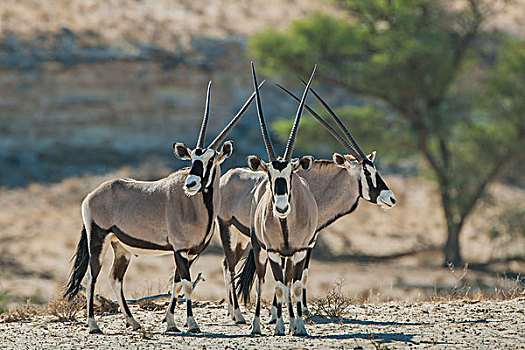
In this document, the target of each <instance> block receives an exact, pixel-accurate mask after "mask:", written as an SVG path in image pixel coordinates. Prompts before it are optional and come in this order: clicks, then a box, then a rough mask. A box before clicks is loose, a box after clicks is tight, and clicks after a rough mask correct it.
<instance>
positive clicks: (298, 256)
mask: <svg viewBox="0 0 525 350" xmlns="http://www.w3.org/2000/svg"><path fill="white" fill-rule="evenodd" d="M305 256H306V252H305V251H301V252H297V253H295V254H294V256H293V257H292V259H293V262H294V265H295V271H294V278H293V284H292V288H291V294H292V296H291V297H292V298H291V299H292V303H293V304H295V305H296V307H297V317H295V321H294V328H293V331H292V333H293V335H298V336H306V335H308V333H307V332H306V328H305V327H304V320H303V307H302V300H303V289H304V285H303V282H302V277H303V271H304V265H305V260H306V259H305ZM290 317H291V316H290Z"/></svg>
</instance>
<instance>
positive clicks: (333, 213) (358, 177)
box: [217, 86, 396, 323]
mask: <svg viewBox="0 0 525 350" xmlns="http://www.w3.org/2000/svg"><path fill="white" fill-rule="evenodd" d="M279 87H280V88H281V89H283V90H285V91H286V92H287V93H288V94H290V95H291V96H292V97H293V98H295V99H296V101H298V102H299V99H298V98H297V97H295V96H293V95H292V94H291V93H290V92H288V90H286V89H284V88H283V87H281V86H279ZM311 91H312V92H313V93H314V94H315V96H316V97H317V98H318V99H320V100H321V101H322V99H321V98H320V97H319V96H318V95H317V94H316V93H315V91H314V90H313V89H311ZM322 103H323V105H324V106H325V108H327V109H328V111H329V113H330V115H331V116H332V118H334V120H336V122H337V123H338V125H339V126H340V127H341V128H342V130H343V131H344V132H345V135H347V139H348V140H349V142H352V141H353V142H355V140H353V138H352V137H351V135H350V134H349V132H348V130H347V129H346V127H344V125H342V123H341V121H340V120H339V119H338V118H337V116H336V115H335V113H333V111H332V110H331V109H330V108H329V107H328V106H327V105H326V104H325V103H324V101H322ZM305 108H306V109H307V110H308V111H309V112H310V113H311V114H312V115H313V116H314V117H315V118H316V119H317V120H318V121H319V122H321V124H322V125H323V126H324V127H325V128H326V129H327V130H328V131H329V132H330V134H331V135H332V136H333V137H334V138H336V139H337V140H338V141H339V142H340V143H341V144H342V145H343V146H344V147H345V148H346V149H347V150H348V151H350V153H351V154H348V155H340V154H338V153H334V155H333V159H332V160H315V161H314V162H313V164H312V166H311V168H310V169H309V170H308V171H304V170H299V171H298V172H297V174H298V175H299V176H301V177H302V178H304V180H305V181H306V182H307V183H308V185H309V188H310V191H311V192H312V194H313V196H314V197H315V200H316V203H317V207H318V224H317V228H316V233H319V232H320V231H321V230H322V229H324V228H325V227H327V226H329V225H330V224H332V223H333V222H335V221H336V220H337V219H339V218H341V217H343V216H345V215H348V214H350V213H352V212H353V211H354V210H355V209H356V208H357V205H358V203H359V199H360V198H363V199H365V200H367V201H370V202H372V203H376V204H378V205H380V206H382V207H385V208H390V207H392V206H394V205H395V202H396V200H395V197H394V194H393V193H392V191H391V190H390V189H389V188H388V186H387V185H386V184H385V183H384V181H383V180H382V178H381V176H380V175H379V173H378V172H377V170H375V165H373V161H374V157H375V152H373V153H372V154H370V155H368V156H366V157H364V153H362V151H361V149H360V148H359V151H356V150H355V149H354V147H352V146H351V145H350V144H348V142H347V141H345V140H344V139H343V138H342V137H340V136H339V135H338V134H337V132H335V131H334V130H333V129H332V128H331V127H330V126H329V125H328V124H327V123H326V122H325V121H324V120H323V119H322V118H321V117H320V116H319V115H317V113H315V112H314V111H313V110H312V109H311V108H310V107H308V106H307V105H306V106H305ZM356 145H357V144H356ZM357 147H358V146H357ZM365 158H366V160H365ZM358 159H359V160H358ZM370 164H372V167H373V168H371V167H370ZM371 171H372V172H373V173H372V172H371ZM372 177H374V179H372ZM264 179H265V175H264V174H261V173H250V171H249V170H248V169H245V168H234V169H230V170H229V171H227V172H226V173H225V174H224V175H223V176H222V177H221V181H220V191H221V201H222V204H221V209H220V212H219V214H218V216H217V221H218V223H219V225H218V227H219V231H220V236H221V240H222V243H223V246H224V252H225V255H226V257H225V259H224V261H223V268H224V276H225V281H226V294H227V300H228V302H229V310H230V315H231V316H232V318H233V319H234V320H235V321H236V322H238V323H242V322H243V321H244V318H243V316H242V313H241V311H240V308H239V305H238V301H237V298H236V295H235V293H234V292H233V288H232V286H231V283H229V281H230V280H231V278H232V276H234V275H235V267H236V265H237V264H238V262H239V260H240V259H241V257H242V255H243V253H244V251H245V250H246V249H247V247H248V245H249V243H250V240H249V227H250V210H249V206H250V202H251V201H252V197H253V194H254V192H255V189H256V188H257V186H258V185H259V184H260V183H261V182H262V181H263V180H264ZM374 184H375V186H374ZM363 190H364V191H365V193H363ZM310 257H311V250H309V251H308V254H307V258H306V263H305V269H304V272H303V278H302V279H303V285H304V288H305V289H304V290H303V300H302V302H303V307H304V308H305V311H306V312H307V309H306V305H307V304H306V281H307V277H308V266H309V260H310ZM275 320H276V314H275V298H274V306H273V307H272V320H271V321H270V322H271V323H273V322H275Z"/></svg>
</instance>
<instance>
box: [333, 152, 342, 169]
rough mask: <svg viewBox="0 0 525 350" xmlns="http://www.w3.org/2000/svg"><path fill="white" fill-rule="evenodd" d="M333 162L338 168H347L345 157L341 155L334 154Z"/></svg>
mask: <svg viewBox="0 0 525 350" xmlns="http://www.w3.org/2000/svg"><path fill="white" fill-rule="evenodd" d="M332 160H333V161H334V163H335V164H336V165H337V166H340V167H341V168H344V166H345V157H343V156H342V155H341V154H339V153H337V152H335V153H334V154H332Z"/></svg>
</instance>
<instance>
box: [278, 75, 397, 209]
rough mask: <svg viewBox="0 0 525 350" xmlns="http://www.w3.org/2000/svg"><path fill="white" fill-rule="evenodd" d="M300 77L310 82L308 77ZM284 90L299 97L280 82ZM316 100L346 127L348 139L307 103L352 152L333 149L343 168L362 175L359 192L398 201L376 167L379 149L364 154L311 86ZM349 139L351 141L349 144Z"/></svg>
mask: <svg viewBox="0 0 525 350" xmlns="http://www.w3.org/2000/svg"><path fill="white" fill-rule="evenodd" d="M301 81H302V82H303V83H304V84H305V85H307V83H306V82H305V81H303V80H302V79H301ZM277 86H278V87H279V88H281V90H283V91H284V92H286V93H287V94H288V95H289V96H291V97H292V98H293V99H295V100H296V101H297V102H299V99H298V98H297V97H296V96H295V95H294V94H293V93H291V92H290V91H288V90H287V89H286V88H284V87H282V86H281V85H277ZM310 91H311V92H312V93H313V94H314V96H315V97H316V98H317V100H318V101H319V102H320V103H321V104H322V105H323V107H324V108H325V109H326V110H327V111H328V113H329V114H330V116H331V117H332V118H333V119H334V121H335V122H336V124H337V125H338V126H339V128H340V129H341V130H342V131H343V134H344V136H345V137H346V140H345V139H343V138H342V137H341V136H340V135H339V134H338V133H337V132H336V131H335V130H334V129H333V128H332V127H331V126H330V125H328V123H327V122H326V121H325V120H324V119H323V118H321V117H320V116H319V115H318V114H317V113H316V112H315V111H314V110H312V109H311V108H310V107H309V106H307V105H305V108H306V110H307V111H308V112H310V114H311V115H312V116H313V117H315V118H316V119H317V120H318V121H319V122H320V123H321V125H323V127H324V128H325V129H326V130H327V131H328V132H329V133H330V134H331V135H332V136H333V137H334V138H335V139H336V140H337V141H339V143H340V144H341V145H342V146H343V147H345V148H346V149H347V150H348V151H349V152H350V154H345V155H341V154H339V153H334V154H333V155H332V159H333V161H334V163H335V164H336V165H337V166H339V167H341V168H344V169H347V170H348V171H349V172H350V173H351V174H352V175H356V176H358V177H359V195H360V196H361V197H363V198H364V199H366V200H367V201H369V202H372V203H376V204H378V205H379V206H381V207H382V208H391V207H393V206H394V205H395V204H396V197H395V195H394V192H392V191H391V190H390V188H388V186H387V184H386V183H385V182H384V181H383V178H382V177H381V175H379V172H378V171H377V168H376V166H375V164H374V159H375V156H376V152H375V151H374V152H372V153H370V154H369V155H365V153H364V152H363V150H362V149H361V147H359V145H358V144H357V142H356V140H355V139H354V137H353V136H352V135H351V134H350V132H349V131H348V129H347V128H346V126H345V125H344V124H343V122H342V121H341V119H339V117H338V116H337V115H336V114H335V113H334V111H333V110H332V109H331V108H330V107H329V106H328V104H327V103H326V102H325V101H324V100H323V99H322V98H321V96H319V95H318V94H317V93H316V92H315V90H314V89H310ZM349 142H350V144H349Z"/></svg>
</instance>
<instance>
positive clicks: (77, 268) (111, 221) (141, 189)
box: [64, 82, 254, 333]
mask: <svg viewBox="0 0 525 350" xmlns="http://www.w3.org/2000/svg"><path fill="white" fill-rule="evenodd" d="M210 89H211V82H210V84H209V85H208V93H207V98H206V108H205V113H204V118H203V123H202V127H201V131H200V133H199V138H198V141H197V146H196V148H195V149H193V150H191V149H189V148H188V147H187V146H186V145H184V144H182V143H174V144H173V149H174V152H175V155H176V156H177V157H178V158H180V159H185V160H190V161H191V163H192V166H191V167H190V168H184V169H181V170H179V171H176V172H174V173H172V174H171V175H169V176H167V177H166V178H163V179H160V180H158V181H136V180H129V179H118V180H111V181H107V182H105V183H103V184H102V185H100V186H99V187H98V188H96V189H95V190H94V191H92V192H91V193H89V194H88V195H87V196H86V198H85V199H84V201H83V202H82V218H83V222H84V227H83V230H82V234H81V237H80V241H79V243H78V247H77V252H76V256H75V262H74V266H73V270H72V273H71V277H70V279H69V282H68V285H67V289H66V291H65V293H64V294H65V296H68V297H69V298H72V297H73V296H74V295H75V294H77V293H78V291H79V288H80V283H81V281H82V278H83V277H84V275H85V274H86V272H87V276H88V287H87V293H86V294H87V305H88V307H87V319H88V325H89V332H90V333H102V332H101V330H100V328H99V327H98V325H97V323H96V321H95V318H94V310H93V295H94V291H95V284H96V280H97V277H98V275H99V272H100V269H101V265H102V258H103V256H104V250H105V248H106V246H107V243H110V244H111V246H112V248H113V251H114V261H113V268H112V271H111V274H110V280H111V282H112V283H111V284H112V287H113V289H114V292H115V294H116V295H117V299H118V302H119V305H120V308H121V310H122V312H123V313H124V315H125V318H126V324H127V325H129V326H131V327H133V329H139V328H140V324H139V323H138V322H137V321H136V320H135V319H134V318H133V316H132V315H131V312H130V310H129V308H128V306H127V303H126V300H125V298H124V293H123V285H122V282H123V278H124V274H125V272H126V269H127V267H128V264H129V261H130V258H131V255H132V254H135V255H138V254H145V255H151V254H166V253H168V254H173V256H174V260H175V265H176V270H175V276H174V284H173V294H172V298H171V301H170V304H169V307H168V309H167V311H166V315H165V318H164V321H165V322H167V329H166V331H179V330H178V328H177V327H176V325H175V320H174V316H173V313H174V309H175V306H176V298H177V295H178V294H179V292H180V291H181V290H182V291H183V292H184V294H185V299H186V301H187V303H186V306H187V325H188V331H189V332H199V331H200V330H199V327H198V326H197V323H196V322H195V319H194V317H193V311H192V307H191V294H192V284H191V276H190V266H191V264H192V263H193V262H194V261H195V260H196V259H197V258H198V256H199V255H200V254H201V253H202V252H203V251H204V250H205V249H206V247H207V245H208V243H209V241H210V239H211V236H212V233H213V230H214V223H215V218H216V215H217V213H218V211H219V207H220V204H221V200H220V191H219V190H218V185H219V179H220V176H221V168H220V164H221V163H222V162H223V161H224V160H225V159H226V158H228V157H229V156H230V155H231V154H232V152H233V143H232V142H231V141H226V142H225V143H224V144H223V145H222V148H221V149H220V150H218V147H219V145H220V144H221V143H222V141H223V140H224V139H225V137H226V136H227V135H228V133H229V132H230V131H231V130H232V128H233V127H234V126H235V124H236V123H237V122H238V121H239V119H240V118H241V116H242V115H243V114H244V112H245V111H246V109H247V108H248V106H249V104H250V103H251V101H252V100H253V98H254V94H252V96H251V97H250V98H249V99H248V101H247V102H246V104H245V105H244V106H243V107H242V108H241V110H240V111H239V113H237V115H236V116H235V117H234V118H233V119H232V120H231V122H230V123H229V124H228V125H227V126H226V127H225V128H224V129H223V130H222V132H221V133H220V134H219V135H218V136H217V137H216V138H215V140H214V141H212V142H211V143H210V145H209V146H208V147H204V139H205V135H206V126H207V122H208V116H209V109H210ZM88 267H89V270H88Z"/></svg>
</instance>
